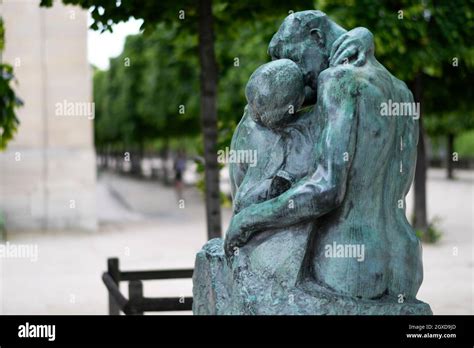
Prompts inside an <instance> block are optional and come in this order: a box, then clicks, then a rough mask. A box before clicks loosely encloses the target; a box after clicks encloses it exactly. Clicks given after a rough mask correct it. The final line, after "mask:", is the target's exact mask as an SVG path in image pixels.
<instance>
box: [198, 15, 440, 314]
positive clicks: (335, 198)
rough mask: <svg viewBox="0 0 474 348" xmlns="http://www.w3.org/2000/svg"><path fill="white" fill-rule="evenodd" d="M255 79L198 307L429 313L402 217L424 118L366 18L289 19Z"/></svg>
mask: <svg viewBox="0 0 474 348" xmlns="http://www.w3.org/2000/svg"><path fill="white" fill-rule="evenodd" d="M268 51H269V54H270V55H271V57H272V59H273V60H272V62H270V63H267V64H265V65H263V66H261V67H260V68H258V69H257V70H256V71H255V72H254V73H253V74H252V76H251V77H250V79H249V82H248V84H247V88H246V97H247V101H248V105H247V107H246V109H245V111H244V115H243V117H242V120H241V121H240V123H239V125H238V127H237V129H236V131H235V133H234V137H233V139H232V145H231V150H233V151H253V152H254V153H255V154H256V158H257V161H256V162H255V163H230V174H231V175H230V176H231V184H232V194H233V203H234V216H233V218H232V220H231V223H230V226H229V229H228V231H227V234H226V237H225V241H223V240H221V239H214V240H211V241H209V242H208V243H207V244H206V245H205V246H204V247H203V249H202V250H201V251H200V252H199V253H198V255H197V257H196V267H195V274H194V279H193V282H194V290H193V293H194V305H193V307H194V309H193V310H194V313H195V314H431V309H430V307H429V306H428V305H427V304H426V303H423V302H421V301H418V300H417V299H416V294H417V292H418V289H419V287H420V285H421V282H422V279H423V269H422V260H421V244H420V241H419V240H418V238H417V237H416V235H415V232H414V230H413V228H412V227H411V226H410V224H409V222H408V221H407V219H406V217H405V196H406V194H407V192H408V190H409V188H410V185H411V183H412V180H413V175H414V170H415V163H416V146H417V142H418V121H417V120H418V117H416V116H417V115H415V114H413V113H408V114H406V115H394V116H387V115H385V114H384V113H381V107H382V106H383V105H387V104H389V105H400V106H403V107H404V110H412V111H413V110H416V108H415V107H413V108H409V106H411V105H413V104H412V103H413V97H412V94H411V92H410V91H409V90H408V88H407V87H406V85H405V83H403V82H402V81H400V80H398V79H396V78H395V77H394V76H392V75H391V74H390V72H388V71H387V70H386V69H385V68H384V67H383V66H382V65H381V64H380V63H379V62H378V61H377V60H376V59H375V57H374V48H373V38H372V35H371V33H370V32H369V31H368V30H367V29H364V28H356V29H354V30H352V31H349V32H346V30H344V29H343V28H341V27H340V26H338V25H337V24H336V23H334V22H333V21H331V20H330V19H329V18H328V17H326V16H325V15H324V14H323V13H322V12H319V11H303V12H297V13H294V14H292V15H290V16H288V17H287V18H286V19H285V21H284V22H283V24H282V25H281V27H280V28H279V30H278V32H277V33H276V34H275V35H274V37H273V39H272V40H271V42H270V45H269V49H268Z"/></svg>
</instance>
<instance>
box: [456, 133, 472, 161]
mask: <svg viewBox="0 0 474 348" xmlns="http://www.w3.org/2000/svg"><path fill="white" fill-rule="evenodd" d="M454 148H455V149H456V152H457V153H458V154H459V156H461V157H470V158H474V130H471V131H468V132H464V133H462V134H460V135H459V136H458V137H457V138H456V140H455V141H454Z"/></svg>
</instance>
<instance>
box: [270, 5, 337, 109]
mask: <svg viewBox="0 0 474 348" xmlns="http://www.w3.org/2000/svg"><path fill="white" fill-rule="evenodd" d="M345 32H346V30H345V29H343V28H342V27H340V26H339V25H337V24H336V23H335V22H333V21H332V20H331V19H329V18H328V17H327V16H326V14H325V13H324V12H321V11H301V12H295V13H292V14H290V15H289V16H288V17H286V18H285V20H284V21H283V23H282V25H281V26H280V28H279V29H278V31H277V32H276V33H275V35H273V38H272V40H271V42H270V45H269V47H268V53H269V54H270V56H271V57H272V59H281V58H287V59H290V60H292V61H294V62H295V63H296V64H298V66H299V68H300V69H301V70H302V72H303V74H304V78H305V83H306V86H307V88H306V90H305V95H306V98H305V103H306V104H308V103H314V102H315V101H316V87H317V86H316V85H317V78H318V76H319V73H320V72H321V71H323V70H324V69H326V68H327V67H328V66H329V54H330V51H331V47H332V44H333V43H334V41H336V39H337V38H338V37H340V36H341V35H342V34H344V33H345Z"/></svg>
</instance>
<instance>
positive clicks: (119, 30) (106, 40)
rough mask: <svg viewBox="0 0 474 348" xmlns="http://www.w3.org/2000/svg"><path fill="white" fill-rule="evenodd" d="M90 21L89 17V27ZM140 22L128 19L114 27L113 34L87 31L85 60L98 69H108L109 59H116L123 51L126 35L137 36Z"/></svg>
mask: <svg viewBox="0 0 474 348" xmlns="http://www.w3.org/2000/svg"><path fill="white" fill-rule="evenodd" d="M91 23H92V19H91V17H90V15H89V25H90V24H91ZM141 24H142V20H136V19H130V20H129V21H128V22H125V23H119V24H117V25H115V26H114V30H113V33H112V34H111V33H109V32H104V33H103V34H100V32H99V31H94V30H89V33H88V37H87V39H88V40H87V51H88V52H87V56H88V57H87V58H88V60H89V63H91V64H92V65H95V66H96V67H98V68H100V69H108V67H109V58H112V57H117V56H118V55H119V54H120V53H122V50H123V44H124V43H125V38H126V37H127V35H133V34H137V33H138V32H139V29H140V25H141Z"/></svg>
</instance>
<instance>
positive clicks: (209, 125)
mask: <svg viewBox="0 0 474 348" xmlns="http://www.w3.org/2000/svg"><path fill="white" fill-rule="evenodd" d="M198 31H199V61H200V65H201V76H200V82H201V127H202V134H203V140H204V161H205V164H204V166H205V197H206V220H207V235H208V238H209V239H211V238H216V237H220V236H221V208H220V191H219V166H218V163H217V62H216V57H215V52H214V29H213V17H212V0H199V30H198Z"/></svg>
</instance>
